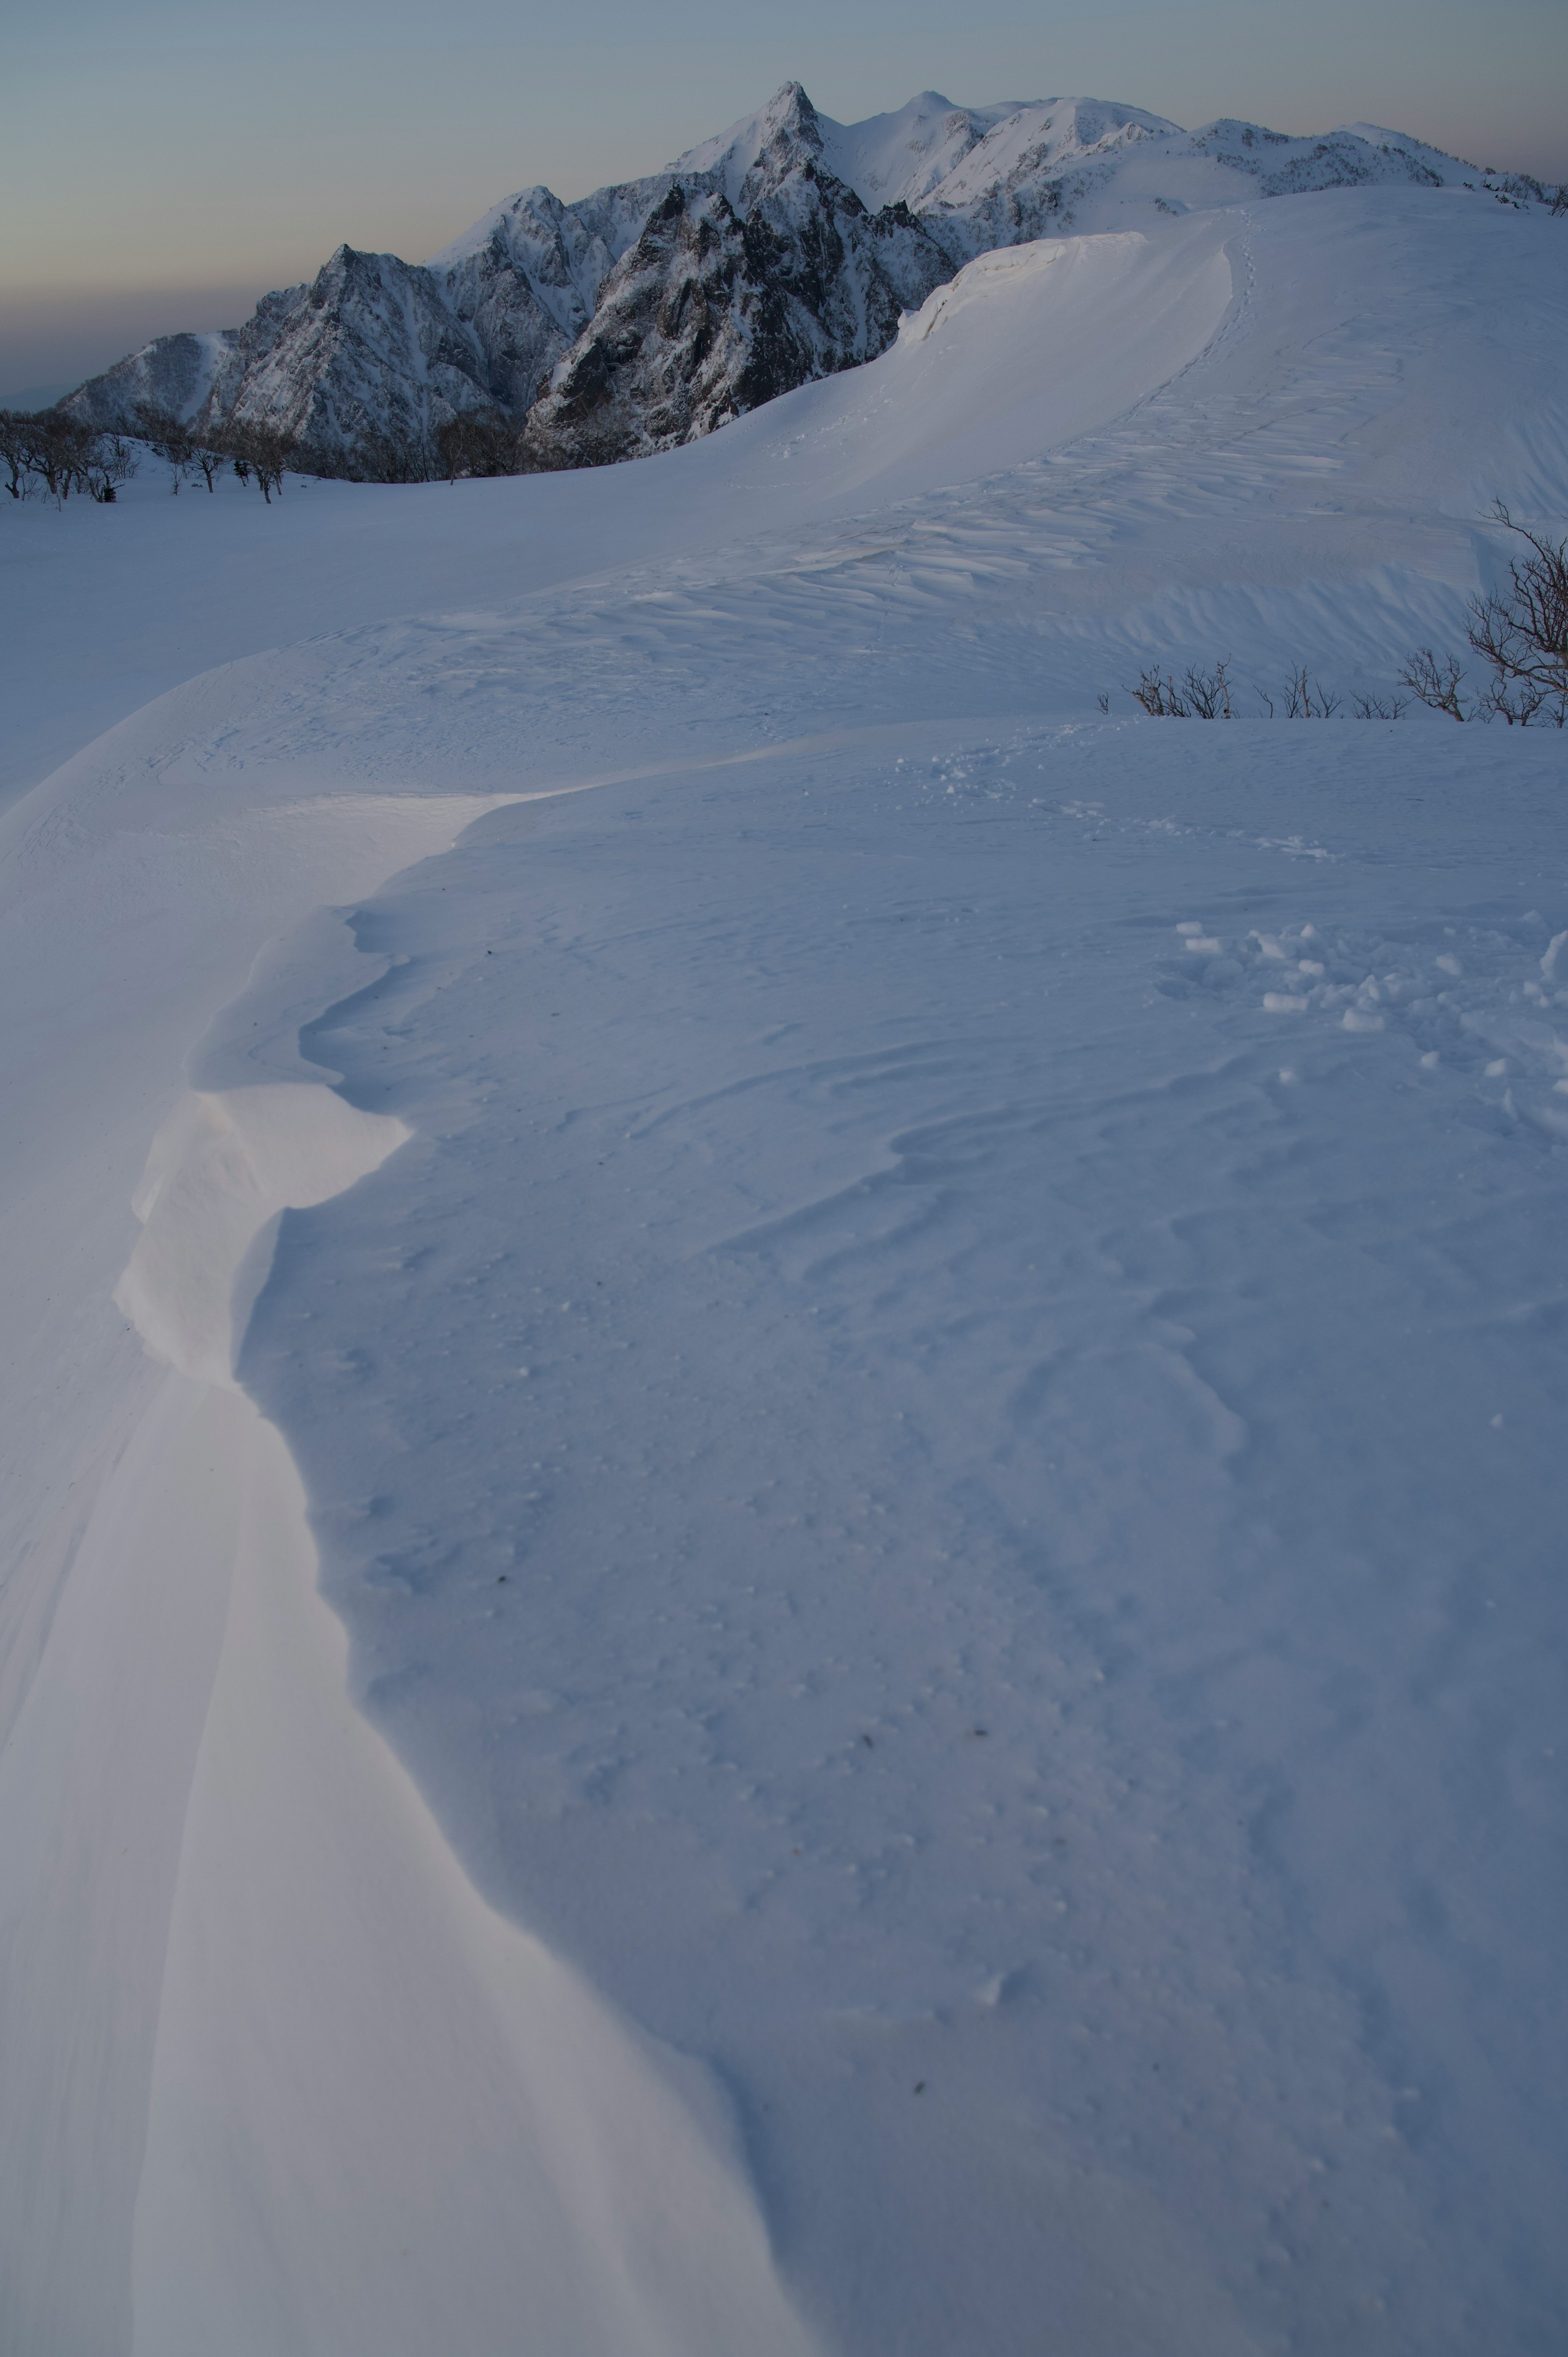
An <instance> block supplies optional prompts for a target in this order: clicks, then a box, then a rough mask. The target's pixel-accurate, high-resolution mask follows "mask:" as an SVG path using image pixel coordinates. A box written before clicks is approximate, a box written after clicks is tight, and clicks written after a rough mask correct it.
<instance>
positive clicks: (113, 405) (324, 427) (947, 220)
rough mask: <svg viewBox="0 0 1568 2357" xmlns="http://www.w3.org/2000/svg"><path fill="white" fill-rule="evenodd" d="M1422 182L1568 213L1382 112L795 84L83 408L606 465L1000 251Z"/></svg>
mask: <svg viewBox="0 0 1568 2357" xmlns="http://www.w3.org/2000/svg"><path fill="white" fill-rule="evenodd" d="M1412 184H1413V185H1416V186H1418V187H1423V188H1466V189H1470V190H1472V191H1476V192H1479V193H1487V192H1489V193H1490V194H1492V195H1494V196H1497V197H1498V198H1501V199H1503V200H1505V201H1507V202H1509V203H1510V204H1514V205H1524V206H1529V205H1530V204H1532V203H1533V202H1535V201H1536V200H1538V199H1539V200H1540V201H1541V202H1547V201H1550V200H1551V199H1552V197H1553V196H1554V195H1555V196H1556V197H1557V198H1558V199H1559V202H1560V205H1561V191H1556V192H1553V191H1551V190H1544V189H1541V188H1539V187H1538V186H1537V185H1536V184H1535V183H1533V182H1525V181H1522V180H1519V179H1517V178H1509V179H1506V180H1503V181H1498V179H1497V178H1496V176H1487V175H1483V174H1481V173H1479V172H1478V171H1477V169H1476V167H1473V166H1471V165H1467V164H1463V163H1461V162H1458V161H1457V160H1456V159H1455V157H1453V156H1445V155H1444V154H1442V153H1441V152H1440V151H1439V150H1438V149H1435V148H1433V147H1431V146H1428V145H1424V144H1423V142H1421V141H1419V140H1415V139H1412V138H1409V137H1406V136H1404V135H1401V134H1398V133H1394V132H1387V131H1383V130H1380V129H1379V128H1378V127H1377V126H1375V125H1370V124H1357V125H1355V126H1353V127H1351V128H1349V129H1346V130H1339V131H1335V132H1332V133H1329V134H1328V135H1326V136H1324V137H1322V138H1316V139H1304V138H1290V137H1286V136H1285V135H1283V134H1282V133H1279V132H1274V131H1268V130H1264V129H1263V128H1262V127H1261V126H1259V125H1257V124H1244V123H1237V122H1230V121H1225V122H1219V123H1213V124H1208V125H1207V126H1205V127H1204V128H1203V129H1201V130H1199V131H1196V132H1190V133H1189V132H1186V131H1184V130H1182V129H1181V128H1180V126H1179V125H1178V124H1174V123H1170V122H1167V121H1166V120H1165V118H1164V117H1162V116H1159V115H1155V114H1149V113H1144V111H1143V110H1142V109H1141V108H1138V107H1130V106H1124V105H1117V104H1112V103H1110V102H1106V101H1104V100H1100V99H1047V100H1042V101H1038V102H1031V103H1028V104H1023V105H1019V104H1005V105H1000V106H989V107H955V106H952V105H951V104H950V102H949V101H948V100H946V99H945V98H942V97H940V95H939V94H938V93H937V92H935V91H924V92H922V93H921V94H920V96H918V98H915V99H912V100H911V101H910V102H909V103H908V106H905V107H903V108H901V109H899V110H898V111H897V113H892V114H884V115H875V116H873V117H871V118H870V120H869V121H867V122H865V123H858V124H838V123H834V122H832V121H831V120H830V119H829V118H828V117H827V116H825V115H822V114H819V113H818V112H817V110H816V109H815V108H814V107H813V106H812V104H811V100H810V99H809V98H808V97H807V95H806V93H805V91H803V90H802V89H801V88H800V85H799V83H794V82H791V83H789V84H787V85H786V86H785V88H784V89H783V90H781V91H779V93H778V94H777V96H776V97H775V98H774V99H773V100H772V101H771V102H769V104H768V106H766V107H764V108H763V109H762V110H761V111H760V112H759V113H757V114H755V115H751V116H748V117H746V120H745V121H743V122H741V123H739V124H734V125H732V126H731V128H730V129H729V130H728V131H725V132H723V133H721V134H720V135H718V137H716V138H714V139H711V140H709V141H707V142H705V143H704V144H703V145H700V146H697V147H694V148H692V149H690V150H689V151H688V152H687V154H685V155H684V156H680V157H679V158H677V160H676V162H675V163H674V164H672V165H671V167H669V169H668V170H667V171H665V172H662V173H656V174H654V175H652V176H651V177H649V178H643V179H639V180H633V181H628V182H626V183H624V184H621V185H618V186H616V187H612V188H600V189H598V190H596V192H595V194H594V195H593V196H591V197H586V198H584V199H581V200H579V201H578V202H576V203H575V204H570V205H567V204H563V203H562V202H561V200H560V199H558V198H556V197H554V196H553V195H552V194H551V192H550V190H549V189H548V188H527V189H524V190H522V191H521V193H519V194H518V195H516V196H512V197H510V198H507V199H504V200H503V201H502V202H501V203H500V204H499V205H497V206H495V207H493V208H492V210H490V211H489V213H487V214H486V215H485V216H484V218H483V219H482V220H481V221H478V222H477V223H476V224H475V225H474V227H473V228H472V229H471V230H470V231H467V233H466V234H465V235H464V236H462V237H459V238H457V239H456V240H454V242H452V243H451V244H450V245H449V246H447V247H446V248H444V249H443V251H442V252H441V253H438V254H436V255H435V257H434V258H433V259H432V260H431V261H430V262H429V263H427V264H424V267H423V268H416V267H413V266H411V265H410V264H405V263H403V262H401V261H399V260H398V259H397V257H396V256H395V255H392V254H368V253H355V252H354V251H353V250H352V249H351V248H349V247H348V246H341V247H339V248H338V252H337V253H335V254H334V255H333V256H332V259H331V261H330V262H328V264H326V266H325V268H324V269H323V270H322V271H321V272H320V274H318V276H317V278H316V280H315V281H314V282H313V283H312V284H311V285H308V286H296V287H292V288H290V289H288V290H286V291H285V292H284V293H281V294H275V295H269V296H267V297H266V299H265V300H264V302H263V303H262V304H261V305H259V306H258V307H257V310H256V312H255V315H254V317H252V319H251V320H249V321H248V322H247V323H246V325H245V326H244V327H242V328H230V329H225V330H224V331H222V332H221V333H220V334H216V335H206V336H190V335H182V336H166V337H162V338H159V339H157V340H156V341H155V342H154V343H152V344H149V345H147V346H146V347H145V349H144V350H141V351H139V352H134V353H133V354H131V355H130V357H129V358H128V359H126V360H124V361H121V362H120V363H119V364H118V365H117V366H116V367H115V368H113V369H112V370H110V371H108V372H107V374H105V375H103V376H102V377H95V378H93V379H92V380H91V382H89V383H88V384H86V385H84V386H83V387H82V388H81V391H80V392H79V393H76V394H74V395H73V396H72V405H73V406H74V407H75V408H76V409H77V410H78V411H79V412H80V414H83V415H85V416H89V417H91V418H92V419H93V420H94V422H95V423H98V424H101V425H118V426H122V427H131V428H134V424H135V411H136V408H137V405H138V404H144V403H151V404H154V405H155V406H157V407H162V408H168V409H173V410H176V411H177V412H178V413H179V414H181V415H182V416H185V417H187V418H189V419H191V420H192V421H194V422H198V423H199V424H201V425H205V426H208V427H212V426H214V425H219V424H222V423H225V422H231V423H233V424H235V425H247V424H249V425H266V426H269V427H273V428H276V429H279V430H281V431H282V432H284V433H285V434H286V435H287V436H289V437H290V438H291V439H292V440H294V441H295V442H296V443H297V444H298V445H299V446H300V447H301V452H302V457H303V460H304V462H305V463H307V464H309V465H311V466H313V467H315V468H317V469H318V470H321V471H324V472H328V473H334V472H338V473H349V474H360V475H368V476H370V477H371V478H372V479H400V478H403V477H408V478H419V477H423V476H424V475H425V474H427V473H428V472H429V471H430V468H431V467H432V465H433V464H434V441H433V436H435V433H436V432H437V430H438V429H439V428H440V427H441V426H442V425H443V424H445V423H446V422H448V421H450V420H451V419H453V418H454V417H456V416H459V415H462V414H466V413H471V412H472V413H485V414H499V415H501V416H503V417H506V418H510V419H513V420H515V421H516V422H517V425H519V426H521V425H523V422H524V421H525V420H526V433H525V435H524V437H523V442H522V447H521V453H520V457H519V463H520V464H521V465H526V466H534V467H541V468H552V467H576V466H583V465H597V464H603V463H606V462H607V461H611V460H616V459H621V458H628V457H637V456H639V455H641V454H643V453H645V452H648V451H652V450H663V449H670V448H671V447H675V446H677V445H679V444H681V443H683V442H689V441H692V440H693V439H695V438H697V437H699V436H702V435H704V434H707V433H710V432H711V431H712V430H713V429H714V427H715V426H717V425H724V424H725V422H726V421H727V420H729V419H731V418H733V417H736V416H739V415H742V414H745V413H746V411H748V410H751V409H754V408H756V407H757V405H758V404H761V403H763V402H767V401H770V400H772V399H774V398H775V397H776V396H777V395H778V394H779V393H785V392H788V391H789V389H790V388H791V387H792V386H795V385H799V384H803V383H806V382H810V381H811V379H813V378H816V377H821V376H824V375H829V374H832V372H833V371H836V370H839V369H844V368H852V367H854V366H857V365H859V364H860V363H862V362H864V361H867V360H871V359H874V358H875V355H876V354H877V353H878V352H881V351H883V350H886V347H887V345H888V344H889V343H890V342H891V340H892V339H893V337H894V336H895V334H896V333H897V327H898V321H899V317H900V315H901V313H903V312H905V311H908V310H915V309H918V307H919V306H920V304H921V303H922V302H923V301H924V299H925V297H926V296H928V295H929V293H930V292H931V291H932V289H933V288H934V287H936V286H938V285H941V284H942V283H943V282H944V281H945V280H946V279H948V278H950V276H951V274H952V273H953V271H954V269H955V268H957V267H958V266H959V265H960V264H963V263H965V262H968V261H971V260H972V259H973V258H974V257H975V256H976V255H977V254H980V253H984V252H987V251H989V250H991V249H993V248H994V247H997V246H1007V245H1016V244H1019V243H1023V242H1028V241H1030V240H1032V239H1036V238H1047V237H1059V236H1063V235H1066V234H1069V233H1073V232H1081V231H1094V230H1101V229H1122V228H1133V227H1135V228H1139V229H1143V230H1145V231H1147V230H1150V229H1155V228H1158V227H1159V226H1160V224H1161V223H1162V222H1163V221H1168V220H1169V219H1171V218H1173V217H1174V216H1176V215H1179V214H1181V213H1184V212H1187V211H1190V210H1194V209H1198V210H1206V209H1211V208H1214V207H1222V206H1228V205H1234V204H1239V203H1243V202H1245V201H1246V200H1247V199H1251V198H1253V197H1257V196H1264V197H1279V196H1285V195H1300V194H1303V193H1305V192H1308V191H1311V190H1315V189H1323V188H1342V187H1363V186H1369V185H1390V186H1399V187H1403V186H1409V185H1412Z"/></svg>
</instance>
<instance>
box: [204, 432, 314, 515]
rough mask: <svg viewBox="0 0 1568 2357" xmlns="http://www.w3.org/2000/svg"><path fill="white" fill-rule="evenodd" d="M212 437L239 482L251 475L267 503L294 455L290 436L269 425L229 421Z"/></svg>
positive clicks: (280, 482)
mask: <svg viewBox="0 0 1568 2357" xmlns="http://www.w3.org/2000/svg"><path fill="white" fill-rule="evenodd" d="M212 440H213V445H214V447H215V448H216V449H217V450H218V451H219V452H220V455H221V456H222V457H226V458H228V459H230V460H231V462H232V465H233V468H234V472H235V473H236V475H238V477H239V478H240V480H241V481H242V483H248V482H250V481H251V479H252V477H253V478H254V479H255V483H256V487H257V489H258V490H259V491H260V492H261V495H262V497H263V500H265V501H266V503H267V505H268V507H271V505H272V503H273V493H274V491H277V492H280V493H281V491H282V490H283V479H284V475H285V471H286V470H287V468H289V467H290V466H291V465H292V463H293V461H294V458H295V444H294V442H293V440H292V439H291V438H290V436H288V435H286V434H280V433H279V432H278V430H277V428H276V427H275V426H272V425H233V424H231V425H227V426H225V428H224V429H223V432H222V434H221V435H217V436H213V437H212Z"/></svg>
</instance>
